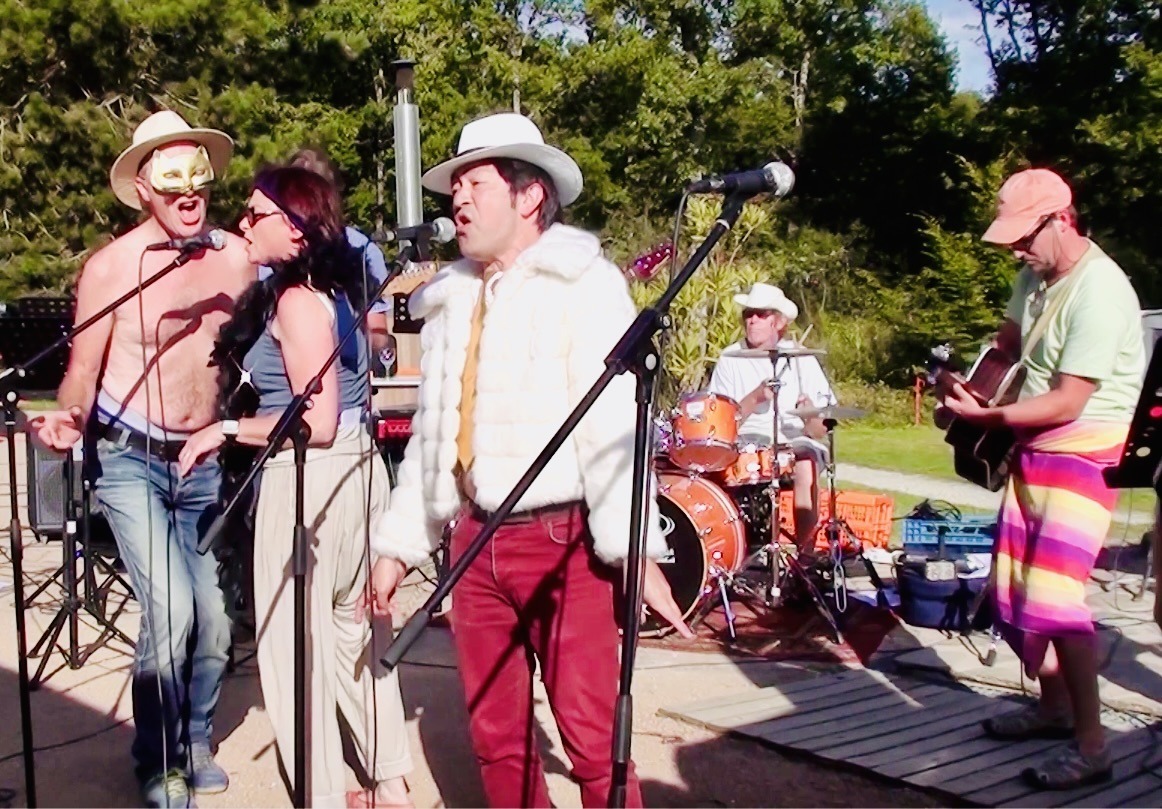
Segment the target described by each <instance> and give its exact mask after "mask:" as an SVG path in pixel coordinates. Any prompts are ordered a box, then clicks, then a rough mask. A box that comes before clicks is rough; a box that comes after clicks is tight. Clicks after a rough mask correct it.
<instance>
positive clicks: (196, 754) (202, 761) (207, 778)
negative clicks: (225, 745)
mask: <svg viewBox="0 0 1162 809" xmlns="http://www.w3.org/2000/svg"><path fill="white" fill-rule="evenodd" d="M190 772H191V775H190V786H192V787H193V789H194V792H196V793H197V794H199V795H217V794H218V793H219V792H225V791H226V788H227V787H228V786H230V776H228V775H226V771H225V770H223V769H222V768H221V767H220V766H218V762H216V761H214V753H213V751H212V750H210V745H208V744H206V743H205V742H194V743H193V744H192V745H190Z"/></svg>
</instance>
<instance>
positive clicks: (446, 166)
mask: <svg viewBox="0 0 1162 809" xmlns="http://www.w3.org/2000/svg"><path fill="white" fill-rule="evenodd" d="M498 157H508V158H512V159H514V160H523V161H524V162H526V163H532V164H533V165H534V166H536V167H537V168H540V169H543V170H544V171H545V173H546V174H548V175H549V178H550V179H552V181H553V184H554V185H555V186H557V197H558V198H559V199H560V200H561V205H562V206H565V205H568V204H570V203H572V202H573V201H574V200H576V199H577V197H579V196H580V195H581V186H582V179H581V169H580V167H578V165H577V163H576V162H575V161H574V160H573V158H571V157H569V155H567V154H565V153H564V152H562V151H561V150H560V149H558V148H556V147H554V146H548V145H546V144H545V138H544V136H543V135H541V130H540V129H538V128H537V125H536V124H534V123H533V122H532V121H530V120H529V119H528V118H526V117H525V116H523V115H518V114H517V113H515V112H502V113H499V114H497V115H489V116H486V117H484V118H478V119H476V120H475V121H472V122H471V123H469V124H466V125H465V126H464V129H463V130H462V131H461V132H460V143H459V145H457V147H456V156H455V157H453V158H452V159H451V160H445V161H444V162H443V163H441V164H440V165H438V166H436V167H434V168H431V169H428V171H427V172H426V173H425V174H424V177H423V184H424V188H426V189H428V190H429V191H434V192H435V193H437V194H446V195H451V193H452V175H453V174H454V173H455V172H456V170H457V169H459V168H460V167H461V166H466V165H468V164H470V163H476V162H478V161H481V160H492V159H495V158H498Z"/></svg>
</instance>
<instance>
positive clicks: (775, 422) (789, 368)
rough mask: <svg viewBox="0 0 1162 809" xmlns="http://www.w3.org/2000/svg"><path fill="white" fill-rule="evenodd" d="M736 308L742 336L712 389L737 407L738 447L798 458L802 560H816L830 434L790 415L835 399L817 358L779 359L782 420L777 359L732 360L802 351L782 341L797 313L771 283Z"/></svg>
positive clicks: (721, 363) (741, 297)
mask: <svg viewBox="0 0 1162 809" xmlns="http://www.w3.org/2000/svg"><path fill="white" fill-rule="evenodd" d="M734 302H735V304H737V305H738V307H739V309H740V310H741V316H742V325H743V331H744V336H743V339H742V340H740V341H739V342H737V343H735V344H733V345H731V346H729V347H728V348H727V350H726V351H725V352H724V353H723V355H722V356H721V357H720V358H719V360H718V362H717V363H716V364H715V366H714V373H713V374H712V375H711V377H710V385H709V390H710V391H712V392H714V393H718V394H721V395H723V396H729V397H730V398H732V399H734V400H735V401H737V402H738V403H739V411H740V413H739V429H738V434H739V442H740V443H754V444H757V445H761V446H773V445H776V444H777V445H778V446H782V447H789V448H791V449H792V450H793V451H794V453H795V464H794V472H793V476H792V477H793V481H794V493H795V514H794V516H795V542H796V545H798V547H799V552H800V554H801V555H802V556H803V557H804V558H805V559H809V558H810V557H811V556H812V555H813V554H814V544H815V543H814V534H815V526H816V524H817V522H818V514H819V511H818V500H819V492H818V485H817V481H818V468H819V466H820V465H821V464H822V462H823V460H824V459H825V457H826V448H825V447H824V446H823V444H821V443H820V442H819V440H818V439H820V438H822V437H823V435H825V430H824V428H823V424H822V422H821V421H820V420H819V419H818V418H814V419H808V420H806V421H804V420H803V419H800V418H799V417H797V416H795V415H793V414H790V413H788V412H787V411H789V410H792V409H793V408H795V407H798V406H802V405H808V406H811V405H813V406H815V407H826V406H828V405H834V404H835V403H836V399H835V393H834V392H833V391H832V389H831V385H830V383H829V382H828V381H827V375H826V374H825V373H824V372H823V366H821V365H820V364H819V360H818V359H816V358H815V357H813V356H797V357H786V358H783V359H780V360H779V361H778V380H779V402H778V409H777V412H778V417H777V419H776V417H775V413H774V412H772V405H771V403H772V400H773V399H774V395H775V386H774V384H773V379H774V374H775V368H774V367H773V366H772V364H771V360H770V359H769V358H768V357H762V356H760V357H737V356H733V357H732V356H730V354H731V353H733V352H737V351H741V350H747V349H752V350H753V349H758V350H763V351H770V350H772V349H774V348H782V349H791V348H796V347H798V344H797V343H796V342H795V341H794V340H790V339H786V338H784V334H785V333H786V331H787V327H788V326H790V325H791V323H792V321H794V320H795V318H796V317H798V316H799V307H798V306H797V305H796V304H795V302H794V301H792V300H791V299H790V298H788V297H787V295H786V294H785V293H784V292H783V290H782V289H780V288H779V287H777V286H775V285H773V284H765V283H757V284H755V285H754V286H753V287H751V289H750V291H749V292H746V293H741V294H738V295H735V296H734Z"/></svg>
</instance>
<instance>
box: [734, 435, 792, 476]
mask: <svg viewBox="0 0 1162 809" xmlns="http://www.w3.org/2000/svg"><path fill="white" fill-rule="evenodd" d="M794 471H795V451H794V450H792V449H791V448H790V447H789V446H785V445H784V446H780V447H778V448H777V449H776V448H775V447H771V446H770V445H765V444H757V443H753V442H747V443H740V444H739V445H738V459H737V460H735V462H734V463H733V464H731V465H730V466H728V467H726V469H725V470H723V473H722V485H724V486H755V485H758V484H760V483H770V482H771V481H772V480H778V481H780V483H781V484H782V483H783V482H789V481H790V479H791V475H792V474H793V473H794Z"/></svg>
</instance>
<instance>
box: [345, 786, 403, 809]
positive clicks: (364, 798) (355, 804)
mask: <svg viewBox="0 0 1162 809" xmlns="http://www.w3.org/2000/svg"><path fill="white" fill-rule="evenodd" d="M414 807H415V804H413V803H412V802H411V801H408V802H407V803H391V802H389V801H383V800H380V799H378V798H376V797H375V793H373V792H372V791H371V790H370V789H349V790H347V809H414Z"/></svg>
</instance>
